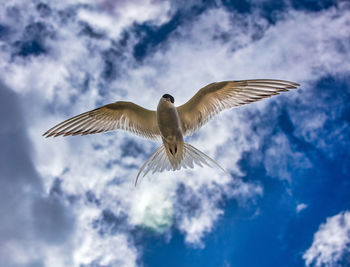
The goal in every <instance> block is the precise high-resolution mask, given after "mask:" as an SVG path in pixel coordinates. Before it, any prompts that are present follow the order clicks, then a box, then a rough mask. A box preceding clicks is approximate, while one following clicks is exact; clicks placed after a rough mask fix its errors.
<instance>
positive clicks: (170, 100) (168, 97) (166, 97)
mask: <svg viewBox="0 0 350 267" xmlns="http://www.w3.org/2000/svg"><path fill="white" fill-rule="evenodd" d="M162 100H163V101H168V102H171V103H173V104H174V102H175V99H174V97H173V96H171V95H169V94H165V95H163V96H162Z"/></svg>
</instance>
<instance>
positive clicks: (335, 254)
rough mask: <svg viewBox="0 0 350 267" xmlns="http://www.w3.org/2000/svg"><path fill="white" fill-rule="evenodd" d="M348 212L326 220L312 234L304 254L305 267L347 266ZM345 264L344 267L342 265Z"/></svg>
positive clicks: (349, 229) (349, 221) (349, 241)
mask: <svg viewBox="0 0 350 267" xmlns="http://www.w3.org/2000/svg"><path fill="white" fill-rule="evenodd" d="M349 246H350V212H349V211H345V212H341V213H339V214H337V215H334V216H332V217H329V218H327V221H326V222H325V223H323V224H321V225H320V227H319V229H318V231H317V232H316V233H315V234H314V240H313V242H312V245H311V247H310V248H309V249H308V250H307V251H306V252H305V253H304V255H303V259H304V260H305V263H306V265H307V266H310V265H312V266H345V265H346V264H349V262H348V258H345V259H344V258H343V257H344V256H346V255H347V257H348V255H349V252H350V250H349ZM343 264H345V265H343Z"/></svg>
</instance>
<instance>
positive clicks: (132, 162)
mask: <svg viewBox="0 0 350 267" xmlns="http://www.w3.org/2000/svg"><path fill="white" fill-rule="evenodd" d="M349 40H350V3H349V2H348V1H335V0H334V1H333V0H321V1H316V0H281V1H272V0H256V1H253V0H243V1H229V0H218V1H204V0H203V1H157V0H144V1H141V0H134V1H126V0H120V1H112V0H99V1H97V0H61V1H38V0H6V1H5V0H2V1H1V5H0V59H1V60H0V73H1V75H0V123H1V127H0V147H1V149H0V215H1V216H0V217H1V220H0V265H1V266H6V267H24V266H26V267H27V266H29V267H46V266H50V267H52V266H53V267H56V266H57V267H61V266H72V267H102V266H103V267H107V266H111V267H114V266H118V267H119V266H145V267H146V266H149V267H157V266H168V267H171V266H215V267H249V266H269V267H270V266H307V267H308V266H315V267H320V266H330V267H334V266H348V265H350V194H349V192H350V174H349V171H350V170H349V166H350V127H349V124H350V89H349V88H350V75H349V73H350V41H349ZM244 79H284V80H289V81H293V82H297V83H299V84H300V85H301V86H300V88H299V89H298V90H293V91H290V92H287V93H283V94H281V95H279V96H275V97H272V98H269V99H265V100H263V101H260V102H256V103H253V104H250V105H245V106H242V107H239V108H235V109H232V110H227V111H224V112H222V113H221V114H219V115H217V116H216V117H215V118H213V119H212V120H211V121H210V122H208V123H207V124H206V125H205V126H203V127H202V128H201V129H200V130H199V131H198V132H196V133H195V134H194V135H193V136H190V137H187V138H186V139H185V141H186V142H189V143H190V144H192V145H193V146H195V147H196V148H198V149H199V150H201V151H203V152H205V153H206V154H208V155H209V156H210V157H212V158H214V159H215V160H216V161H217V162H218V163H219V164H220V165H221V166H223V167H224V168H225V169H226V170H227V171H228V172H229V174H230V176H225V175H224V174H223V173H222V172H219V171H218V170H217V169H214V168H213V169H212V168H209V167H205V168H200V167H195V168H194V169H190V170H188V169H187V170H180V171H176V172H163V173H159V174H154V175H147V176H146V177H144V178H143V179H141V180H140V181H139V184H138V186H137V187H136V188H135V187H134V181H135V177H136V175H137V172H138V170H139V168H140V167H141V166H142V164H143V162H144V161H145V160H146V159H147V158H148V156H149V155H150V154H151V153H152V152H153V151H154V150H155V149H156V148H157V147H158V146H159V145H160V143H159V142H157V141H152V140H148V139H144V138H142V137H139V136H135V135H133V134H131V133H128V132H124V131H115V132H110V133H104V134H98V135H89V136H84V137H82V136H76V137H65V138H63V137H59V138H48V139H46V138H44V137H42V134H43V133H44V132H45V131H46V130H48V129H49V128H51V127H52V126H54V125H55V124H57V123H59V122H61V121H63V120H65V119H67V118H69V117H71V116H74V115H77V114H79V113H82V112H85V111H87V110H91V109H94V108H96V107H99V106H101V105H104V104H109V103H112V102H115V101H132V102H134V103H137V104H138V105H141V106H143V107H145V108H148V109H153V110H155V109H156V106H157V104H158V100H159V98H160V97H161V96H162V95H163V94H165V93H169V94H171V95H173V96H174V97H175V104H176V105H181V104H183V103H185V102H186V101H187V100H188V99H189V98H190V97H191V96H192V95H194V94H195V93H196V92H197V90H199V89H200V88H201V87H203V86H205V85H207V84H209V83H212V82H215V81H217V82H218V81H223V80H244Z"/></svg>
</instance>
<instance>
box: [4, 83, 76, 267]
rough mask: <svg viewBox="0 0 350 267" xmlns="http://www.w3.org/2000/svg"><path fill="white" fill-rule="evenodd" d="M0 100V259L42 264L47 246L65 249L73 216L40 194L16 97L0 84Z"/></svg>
mask: <svg viewBox="0 0 350 267" xmlns="http://www.w3.org/2000/svg"><path fill="white" fill-rule="evenodd" d="M0 99H2V100H6V101H2V103H1V105H0V114H1V115H0V122H1V125H2V127H1V130H0V145H1V148H2V149H1V151H0V185H1V186H0V212H1V218H2V220H1V223H0V242H1V244H2V246H1V248H0V258H1V261H2V264H4V265H6V266H28V264H31V263H33V264H34V262H37V263H38V264H39V263H40V262H42V263H44V262H45V261H46V260H48V258H47V257H48V256H49V255H47V254H46V253H45V252H44V250H45V248H47V247H51V246H53V247H55V246H60V245H62V244H66V245H67V247H66V249H68V248H69V246H68V243H69V237H70V235H71V234H72V233H73V232H74V218H73V214H72V211H71V210H70V209H69V205H68V203H66V202H65V201H64V200H63V199H61V198H60V197H58V196H54V195H50V194H46V193H45V192H44V190H43V185H42V183H41V181H42V178H41V177H40V175H39V174H38V173H37V171H36V168H35V166H34V164H33V159H32V153H33V152H32V147H31V142H30V140H29V138H28V135H27V131H26V128H25V125H26V124H25V121H24V119H23V112H22V110H21V108H20V100H19V97H18V95H17V94H16V93H14V92H13V91H12V90H10V89H9V88H8V87H7V86H6V85H4V84H3V83H2V82H0ZM67 242H68V243H67ZM66 249H62V250H63V251H65V250H66ZM34 251H35V252H34ZM51 255H52V254H51ZM39 266H40V264H39Z"/></svg>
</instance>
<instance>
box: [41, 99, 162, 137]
mask: <svg viewBox="0 0 350 267" xmlns="http://www.w3.org/2000/svg"><path fill="white" fill-rule="evenodd" d="M117 129H121V130H126V131H130V132H132V133H135V134H138V135H141V136H143V137H148V138H155V139H156V138H159V137H160V132H159V128H158V124H157V115H156V112H155V111H153V110H148V109H145V108H142V107H140V106H138V105H136V104H134V103H132V102H123V101H119V102H115V103H112V104H108V105H105V106H102V107H100V108H97V109H94V110H90V111H87V112H84V113H82V114H79V115H77V116H74V117H72V118H70V119H68V120H65V121H63V122H61V123H59V124H57V125H56V126H54V127H52V128H51V129H49V130H48V131H47V132H45V133H44V134H43V136H46V137H51V136H53V137H57V136H60V135H63V136H68V135H73V136H74V135H87V134H96V133H101V132H108V131H113V130H117Z"/></svg>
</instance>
